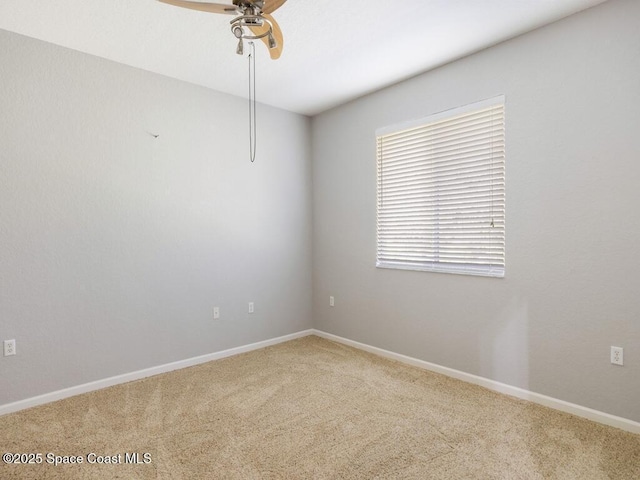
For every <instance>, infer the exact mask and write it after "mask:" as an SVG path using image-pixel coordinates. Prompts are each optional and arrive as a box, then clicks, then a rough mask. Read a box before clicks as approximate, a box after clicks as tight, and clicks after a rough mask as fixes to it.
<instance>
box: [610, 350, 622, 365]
mask: <svg viewBox="0 0 640 480" xmlns="http://www.w3.org/2000/svg"><path fill="white" fill-rule="evenodd" d="M623 354H624V350H623V348H622V347H614V346H612V347H611V363H613V364H614V365H624V355H623Z"/></svg>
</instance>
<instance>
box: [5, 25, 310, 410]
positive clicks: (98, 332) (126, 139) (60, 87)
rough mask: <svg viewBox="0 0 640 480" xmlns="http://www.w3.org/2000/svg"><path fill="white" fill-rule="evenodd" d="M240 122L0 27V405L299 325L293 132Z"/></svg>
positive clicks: (141, 75) (299, 160)
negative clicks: (254, 131)
mask: <svg viewBox="0 0 640 480" xmlns="http://www.w3.org/2000/svg"><path fill="white" fill-rule="evenodd" d="M247 111H248V109H247V103H246V100H243V99H240V98H235V97H231V96H227V95H223V94H219V93H216V92H212V91H210V90H207V89H204V88H200V87H196V86H193V85H189V84H186V83H182V82H178V81H175V80H171V79H168V78H165V77H161V76H158V75H154V74H150V73H147V72H143V71H141V70H136V69H133V68H129V67H126V66H123V65H119V64H115V63H112V62H109V61H106V60H103V59H100V58H96V57H91V56H88V55H85V54H81V53H78V52H74V51H71V50H67V49H64V48H60V47H57V46H54V45H51V44H46V43H43V42H40V41H37V40H33V39H29V38H26V37H22V36H19V35H15V34H12V33H8V32H5V31H0V340H2V339H10V338H15V339H16V340H17V351H18V355H17V356H15V357H6V358H4V357H1V356H0V404H4V403H9V402H12V401H16V400H20V399H24V398H28V397H32V396H35V395H38V394H42V393H46V392H51V391H54V390H58V389H61V388H65V387H70V386H75V385H79V384H82V383H85V382H89V381H93V380H98V379H103V378H106V377H109V376H113V375H117V374H122V373H128V372H132V371H135V370H139V369H143V368H147V367H152V366H157V365H161V364H165V363H168V362H172V361H176V360H181V359H186V358H190V357H194V356H198V355H202V354H207V353H211V352H216V351H219V350H223V349H226V348H230V347H234V346H238V345H245V344H248V343H252V342H256V341H260V340H264V339H268V338H273V337H277V336H280V335H284V334H288V333H292V332H297V331H300V330H303V329H307V328H310V327H311V220H310V219H311V193H310V192H311V184H310V182H311V164H310V151H309V150H310V148H309V144H310V139H309V137H310V125H309V120H308V119H307V118H306V117H303V116H300V115H295V114H292V113H288V112H284V111H281V110H277V109H274V108H270V107H266V106H259V110H258V113H259V117H258V121H259V124H258V127H259V128H258V156H257V160H256V162H255V164H250V162H249V158H248V157H249V155H248V115H247ZM150 133H153V134H159V137H158V138H154V137H153V136H151V135H150ZM249 301H254V302H255V309H256V311H255V313H254V314H253V315H248V314H247V303H248V302H249ZM214 306H219V307H220V309H221V318H220V320H217V321H214V320H213V319H212V311H213V307H214Z"/></svg>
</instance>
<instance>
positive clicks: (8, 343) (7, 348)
mask: <svg viewBox="0 0 640 480" xmlns="http://www.w3.org/2000/svg"><path fill="white" fill-rule="evenodd" d="M15 354H16V341H15V340H5V341H4V356H5V357H8V356H10V355H15Z"/></svg>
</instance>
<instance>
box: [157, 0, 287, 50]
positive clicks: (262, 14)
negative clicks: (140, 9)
mask: <svg viewBox="0 0 640 480" xmlns="http://www.w3.org/2000/svg"><path fill="white" fill-rule="evenodd" d="M158 1H160V2H162V3H167V4H169V5H175V6H176V7H183V8H189V9H191V10H199V11H201V12H209V13H223V14H226V15H235V16H236V17H235V18H234V19H233V20H231V31H232V32H233V34H234V35H235V37H236V38H237V39H238V47H237V48H236V53H237V54H238V55H242V54H243V53H244V45H243V40H262V41H263V42H264V43H265V45H266V46H267V47H268V48H269V54H270V55H271V58H272V59H273V60H276V59H278V58H280V55H281V54H282V47H283V38H282V30H280V26H279V25H278V23H277V22H276V21H275V19H274V18H273V17H272V16H271V14H272V13H273V12H274V11H275V10H277V9H278V8H280V7H281V6H282V4H283V3H284V2H286V1H287V0H233V5H229V4H222V3H205V2H193V1H186V0H158ZM247 29H248V31H247Z"/></svg>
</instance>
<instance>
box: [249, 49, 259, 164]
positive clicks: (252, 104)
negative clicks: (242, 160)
mask: <svg viewBox="0 0 640 480" xmlns="http://www.w3.org/2000/svg"><path fill="white" fill-rule="evenodd" d="M249 46H250V47H251V53H249V159H250V160H251V163H253V162H255V161H256V136H257V127H256V47H255V45H254V44H253V42H249Z"/></svg>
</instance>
